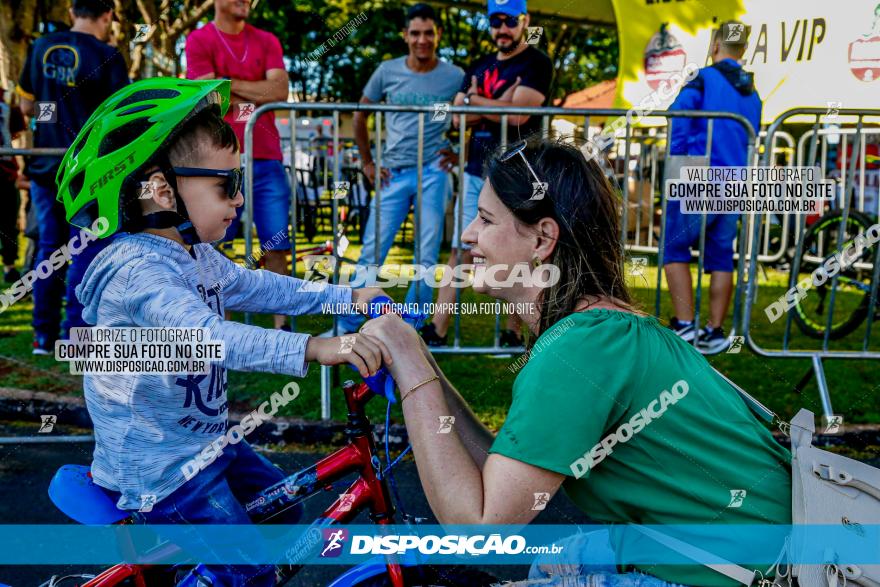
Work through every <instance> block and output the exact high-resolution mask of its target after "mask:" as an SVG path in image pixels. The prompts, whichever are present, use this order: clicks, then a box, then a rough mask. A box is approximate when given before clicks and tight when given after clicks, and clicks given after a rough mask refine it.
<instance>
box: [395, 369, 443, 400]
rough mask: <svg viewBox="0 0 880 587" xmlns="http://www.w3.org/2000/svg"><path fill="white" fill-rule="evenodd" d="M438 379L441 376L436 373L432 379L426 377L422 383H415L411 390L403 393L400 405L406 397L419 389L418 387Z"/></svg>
mask: <svg viewBox="0 0 880 587" xmlns="http://www.w3.org/2000/svg"><path fill="white" fill-rule="evenodd" d="M438 379H440V377H439V376H437V375H434V376H433V377H431V378H430V379H425V380H424V381H422V382H421V383H416V384H415V385H413V386H412V387H411V388H410V389H409V391H407V392H406V393H405V394H403V395H402V396H400V405H403V400H405V399H406V398H408V397H409V396H410V394H411V393H412V392H414V391H415V390H417V389H418V388H420V387H421V386H423V385H428V384H429V383H431V382H432V381H437V380H438Z"/></svg>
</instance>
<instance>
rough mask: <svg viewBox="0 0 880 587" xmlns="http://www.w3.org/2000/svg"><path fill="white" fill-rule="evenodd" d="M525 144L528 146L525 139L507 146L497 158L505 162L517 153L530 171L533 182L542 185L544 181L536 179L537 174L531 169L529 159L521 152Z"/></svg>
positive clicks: (524, 148)
mask: <svg viewBox="0 0 880 587" xmlns="http://www.w3.org/2000/svg"><path fill="white" fill-rule="evenodd" d="M527 146H528V143H527V142H526V141H519V142H518V143H517V144H515V145H514V146H512V147H511V148H509V149H508V150H507V151H505V152H504V153H502V154H501V155H500V156H499V157H498V160H499V161H501V162H502V163H506V162H508V161H510V160H511V159H513V158H514V157H516V156H517V155H519V156H520V157H522V160H523V161H524V162H525V164H526V167H528V168H529V171H530V172H531V174H532V177H534V178H535V183H539V184H541V185H543V184H544V182H542V181H541V180H540V179H538V174H537V173H535V170H534V169H532V166H531V164H530V163H529V160H528V159H526V156H525V154H524V153H523V151H525V150H526V147H527Z"/></svg>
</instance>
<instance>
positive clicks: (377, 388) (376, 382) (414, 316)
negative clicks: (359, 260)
mask: <svg viewBox="0 0 880 587" xmlns="http://www.w3.org/2000/svg"><path fill="white" fill-rule="evenodd" d="M393 312H394V300H392V299H391V298H389V297H388V296H376V297H375V298H373V299H372V300H371V301H370V303H369V305H368V307H367V312H366V314H367V317H368V318H370V319H372V318H378V317H379V316H383V315H385V314H389V313H393ZM399 314H400V317H401V318H403V320H404V321H405V322H407V323H408V324H409V325H410V326H412V327H413V328H415V329H416V330H418V329H419V327H420V326H421V325H422V322H424V320H425V318H426V315H425V314H422V313H420V312H416V313H411V312H406V311H404V312H399ZM349 366H350V367H351V368H352V369H354V370H355V371H357V368H356V367H355V366H354V365H349ZM363 379H364V382H365V383H366V384H367V387H369V388H370V391H372V392H373V393H375V394H376V395H381V396H385V398H386V399H387V400H388V401H389V402H390V403H392V404H393V403H397V397H395V395H394V385H395V384H394V379H393V378H392V377H391V373H389V372H388V370H387V369H386V368H385V367H380V368H379V370H378V371H377V372H376V374H375V375H373V376H372V377H364V378H363Z"/></svg>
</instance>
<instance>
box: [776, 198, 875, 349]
mask: <svg viewBox="0 0 880 587" xmlns="http://www.w3.org/2000/svg"><path fill="white" fill-rule="evenodd" d="M842 216H843V213H842V212H841V211H834V212H832V213H830V214H826V215H825V216H823V217H822V218H821V219H820V220H819V221H818V222H816V223H815V224H813V226H811V227H810V228H809V230H807V232H806V234H805V235H804V243H803V257H802V259H801V266H800V270H799V272H798V279H797V283H799V282H801V281H802V280H805V279H806V280H810V279H811V277H812V274H813V272H814V271H815V270H817V269H819V268H820V267H823V266H824V264H825V262H826V261H827V260H829V259H830V258H831V257H832V256H833V255H835V254H838V253H839V252H840V251H842V250H843V249H844V247H845V246H846V245H847V244H849V243H851V242H852V241H853V239H854V238H855V237H856V236H857V235H859V234H864V233H865V231H866V230H867V229H868V228H869V227H870V226H871V225H872V224H873V222H872V221H871V219H870V218H869V217H868V216H866V215H865V214H863V213H861V212H857V211H854V210H853V211H850V213H849V216H848V217H847V222H846V227H845V229H844V231H843V233H841V231H840V220H841V217H842ZM875 250H876V245H873V246H867V247H863V248H862V250H861V251H859V254H858V255H857V256H856V258H855V260H854V261H852V262H851V263H849V264H847V266H845V267H844V266H841V268H840V270H839V272H838V273H837V294H836V295H835V300H834V315H833V317H832V323H831V332H830V334H829V337H828V338H829V339H830V340H839V339H841V338H843V337H845V336H847V335H848V334H851V333H852V332H853V331H854V330H856V329H857V328H858V327H859V326H860V325H861V324H862V322H864V320H865V317H867V315H868V303H869V301H870V293H871V269H870V267H866V266H869V265H870V264H871V263H872V262H873V259H874V253H875ZM832 283H833V281H832V279H831V277H829V278H828V279H827V281H825V283H823V284H822V285H820V286H815V285H812V284H811V285H810V289H808V290H807V293H806V296H805V297H804V298H803V299H801V300H799V301H798V302H797V304H796V305H795V306H794V308H793V311H794V315H793V318H794V321H795V323H796V324H797V326H798V328H799V329H800V331H801V332H803V333H804V334H806V335H807V336H809V337H811V338H816V339H822V338H824V337H825V331H826V329H827V328H828V310H829V306H830V303H831V286H832Z"/></svg>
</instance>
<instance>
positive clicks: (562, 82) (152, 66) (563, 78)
mask: <svg viewBox="0 0 880 587" xmlns="http://www.w3.org/2000/svg"><path fill="white" fill-rule="evenodd" d="M114 1H115V4H116V9H117V10H116V12H117V15H118V17H119V20H120V23H119V24H118V28H117V37H116V42H117V46H118V48H119V50H120V51H121V52H122V54H123V56H124V57H125V59H126V62H127V63H129V65H130V68H129V72H130V74H131V76H132V77H133V78H135V79H138V78H141V77H147V76H153V75H178V74H179V73H180V72H181V71H182V67H183V65H184V64H183V63H182V57H183V55H182V53H183V44H184V40H185V38H186V35H187V34H188V33H189V32H190V31H191V30H193V29H194V28H195V27H196V26H198V24H199V22H206V21H207V20H208V19H210V18H212V16H213V13H212V12H213V11H212V8H213V1H212V0H136V1H134V2H132V1H125V0H114ZM409 4H410V2H402V1H401V0H367V1H365V2H359V1H356V0H296V1H292V0H258V1H257V2H255V8H254V10H253V12H252V15H251V23H252V24H254V25H255V26H257V27H260V28H263V29H266V30H268V31H271V32H272V33H274V34H275V35H276V36H277V37H278V38H279V39H280V41H281V45H282V47H283V48H284V54H285V57H286V62H287V65H288V73H289V75H290V80H291V84H292V88H293V93H294V96H295V98H296V99H297V100H299V101H316V102H320V101H334V102H355V101H357V100H358V99H360V96H361V91H362V89H363V87H364V85H365V84H366V83H367V80H368V79H369V76H370V75H371V74H372V72H373V71H374V70H375V69H376V67H377V66H378V65H379V63H381V62H382V61H384V60H386V59H390V58H392V57H397V56H400V55H404V54H405V53H406V51H407V48H406V44H405V43H404V41H403V38H402V36H401V30H402V28H403V20H404V13H405V10H406V6H408V5H409ZM69 6H70V0H60V1H58V0H55V1H51V0H11V1H4V2H2V3H0V79H2V81H3V83H4V84H5V85H6V86H7V87H8V86H9V85H10V83H14V81H15V80H17V79H18V76H19V73H20V71H21V67H22V65H23V63H24V57H25V54H26V51H27V46H28V44H29V43H30V41H31V40H32V39H33V38H35V37H36V36H38V35H39V34H40V33H39V31H40V23H44V22H47V21H58V22H67V21H68V16H67V12H68V8H69ZM438 10H439V20H440V24H441V25H442V27H443V33H442V38H441V44H440V45H441V49H440V55H441V56H442V57H443V58H445V59H447V60H449V61H451V62H453V63H456V64H457V65H460V66H462V67H467V66H468V65H470V64H471V63H472V62H473V61H474V60H476V59H478V58H479V57H481V56H483V55H485V54H487V53H490V52H492V51H494V47H493V45H492V42H491V39H490V36H489V25H488V19H487V17H486V15H485V13H484V12H474V11H470V10H465V9H461V8H458V7H456V6H443V7H441V8H438ZM360 15H363V16H360ZM359 16H360V18H359ZM356 19H357V20H358V21H359V22H360V24H357V25H354V26H351V27H349V28H350V29H351V30H350V32H349V34H348V35H347V36H344V35H343V36H340V35H338V34H337V33H339V32H340V31H341V30H343V29H344V27H346V25H347V24H348V23H351V22H352V21H354V20H356ZM67 24H69V22H68V23H67ZM531 24H532V25H533V26H541V27H543V29H544V31H543V35H542V37H541V40H540V43H539V44H538V47H539V48H540V49H541V50H543V51H545V52H546V53H547V54H548V55H549V56H550V58H551V59H552V60H553V64H554V72H555V73H554V82H553V87H552V88H551V96H550V97H551V98H561V97H564V96H565V95H566V94H568V93H571V92H573V91H577V90H580V89H583V88H585V87H589V86H591V85H593V84H595V83H597V82H600V81H603V80H606V79H612V78H614V77H615V76H616V74H617V59H618V46H617V35H616V31H614V30H613V29H607V28H600V27H584V26H578V25H573V24H571V23H567V22H566V21H564V20H563V19H557V18H552V19H551V18H544V19H540V18H533V19H532V23H531ZM139 30H140V31H141V34H140V35H138V31H139ZM322 46H323V48H324V50H323V52H322V51H321V47H322ZM316 51H317V52H319V53H320V57H316V55H317V54H318V53H315V52H316Z"/></svg>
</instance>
